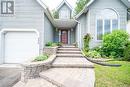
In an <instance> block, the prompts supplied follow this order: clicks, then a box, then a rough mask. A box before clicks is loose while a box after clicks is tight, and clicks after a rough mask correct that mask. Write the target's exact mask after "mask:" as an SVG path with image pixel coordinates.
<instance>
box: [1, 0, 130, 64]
mask: <svg viewBox="0 0 130 87" xmlns="http://www.w3.org/2000/svg"><path fill="white" fill-rule="evenodd" d="M0 3H1V6H0V11H1V12H0V63H1V64H2V63H22V62H25V61H28V60H30V58H32V57H35V56H38V55H39V54H42V52H43V48H44V47H45V44H46V43H47V42H62V43H63V44H73V43H77V44H78V47H79V48H83V37H84V35H85V34H86V33H90V34H91V36H92V37H93V39H92V41H91V43H90V47H95V46H97V45H98V44H100V43H101V41H102V35H103V34H105V33H110V32H112V30H115V29H125V30H126V27H127V22H128V20H130V13H129V12H128V11H127V9H128V8H130V2H129V1H128V0H90V2H89V3H88V4H87V5H86V6H85V7H84V9H83V10H82V11H81V12H80V13H79V14H78V15H77V16H76V17H75V18H73V17H72V13H73V9H72V7H71V6H70V4H69V3H68V2H67V1H66V0H63V1H62V2H61V4H60V5H59V6H58V7H57V8H56V11H57V12H58V16H59V17H58V19H54V18H53V17H52V15H51V13H50V11H49V10H48V8H47V6H46V5H45V4H44V3H43V2H42V1H41V0H0Z"/></svg>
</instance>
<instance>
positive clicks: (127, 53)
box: [123, 42, 130, 61]
mask: <svg viewBox="0 0 130 87" xmlns="http://www.w3.org/2000/svg"><path fill="white" fill-rule="evenodd" d="M123 54H124V58H123V60H126V61H130V42H128V43H127V44H126V47H125V49H124V53H123Z"/></svg>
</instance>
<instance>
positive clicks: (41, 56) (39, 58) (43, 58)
mask: <svg viewBox="0 0 130 87" xmlns="http://www.w3.org/2000/svg"><path fill="white" fill-rule="evenodd" d="M47 59H48V55H47V54H43V55H40V56H38V57H36V58H35V60H34V61H44V60H47Z"/></svg>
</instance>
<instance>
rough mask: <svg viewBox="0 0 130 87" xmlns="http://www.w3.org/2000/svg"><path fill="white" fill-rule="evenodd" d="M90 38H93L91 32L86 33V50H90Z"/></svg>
mask: <svg viewBox="0 0 130 87" xmlns="http://www.w3.org/2000/svg"><path fill="white" fill-rule="evenodd" d="M90 40H91V36H90V34H86V35H85V36H84V50H85V51H86V52H88V51H89V43H90Z"/></svg>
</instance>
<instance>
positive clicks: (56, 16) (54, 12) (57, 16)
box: [53, 11, 59, 19]
mask: <svg viewBox="0 0 130 87" xmlns="http://www.w3.org/2000/svg"><path fill="white" fill-rule="evenodd" d="M53 17H54V18H55V19H58V18H59V14H58V12H57V11H53Z"/></svg>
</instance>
